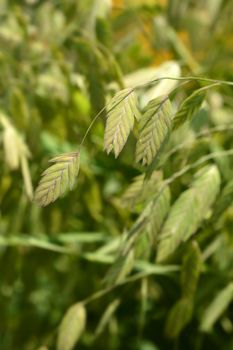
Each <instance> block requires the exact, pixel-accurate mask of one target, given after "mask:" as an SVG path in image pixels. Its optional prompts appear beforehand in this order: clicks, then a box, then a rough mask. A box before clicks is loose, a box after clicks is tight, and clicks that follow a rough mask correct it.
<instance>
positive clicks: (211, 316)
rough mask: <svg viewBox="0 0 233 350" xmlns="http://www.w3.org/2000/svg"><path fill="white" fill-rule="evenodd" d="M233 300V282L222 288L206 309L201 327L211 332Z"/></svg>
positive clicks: (204, 330)
mask: <svg viewBox="0 0 233 350" xmlns="http://www.w3.org/2000/svg"><path fill="white" fill-rule="evenodd" d="M232 300H233V283H232V282H231V283H230V284H228V285H227V286H226V287H225V288H224V289H223V290H221V291H220V292H219V293H218V294H217V296H216V297H215V298H214V300H213V301H212V302H211V304H210V305H209V306H208V308H207V309H206V310H205V312H204V315H203V318H202V322H201V326H200V329H201V330H202V331H203V332H209V331H210V330H211V329H212V327H213V326H214V324H215V322H216V321H217V320H218V319H219V318H220V317H221V316H222V314H223V313H224V311H225V310H226V309H227V307H228V306H229V304H230V303H231V302H232Z"/></svg>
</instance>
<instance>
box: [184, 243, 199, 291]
mask: <svg viewBox="0 0 233 350" xmlns="http://www.w3.org/2000/svg"><path fill="white" fill-rule="evenodd" d="M201 266H202V258H201V251H200V248H199V246H198V243H197V242H195V241H193V242H192V243H191V245H190V246H189V248H188V250H187V252H186V254H185V256H184V259H183V264H182V270H181V285H182V294H183V297H191V298H192V297H193V296H194V294H195V291H196V288H197V283H198V279H199V276H200V272H201Z"/></svg>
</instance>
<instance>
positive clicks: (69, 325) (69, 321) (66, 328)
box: [57, 303, 86, 350]
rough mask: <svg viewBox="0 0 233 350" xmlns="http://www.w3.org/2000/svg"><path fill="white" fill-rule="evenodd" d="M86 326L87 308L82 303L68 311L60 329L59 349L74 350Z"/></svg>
mask: <svg viewBox="0 0 233 350" xmlns="http://www.w3.org/2000/svg"><path fill="white" fill-rule="evenodd" d="M85 326H86V309H85V308H84V306H83V305H82V304H81V303H77V304H74V305H72V306H71V307H70V308H69V309H68V310H67V312H66V314H65V316H64V317H63V319H62V322H61V324H60V327H59V331H58V339H57V350H72V349H73V348H74V346H75V344H76V343H77V341H78V340H79V339H80V337H81V335H82V333H83V331H84V329H85Z"/></svg>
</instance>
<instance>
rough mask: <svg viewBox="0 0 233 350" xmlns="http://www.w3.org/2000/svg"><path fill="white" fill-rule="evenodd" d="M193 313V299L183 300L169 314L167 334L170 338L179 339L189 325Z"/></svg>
mask: <svg viewBox="0 0 233 350" xmlns="http://www.w3.org/2000/svg"><path fill="white" fill-rule="evenodd" d="M192 313H193V301H192V299H191V300H190V299H188V298H182V299H180V300H179V301H178V302H176V303H175V305H174V306H173V307H172V309H171V311H170V312H169V315H168V318H167V322H166V327H165V334H166V336H167V337H168V338H177V337H178V336H179V334H180V332H181V331H182V330H183V329H184V327H185V326H186V325H187V324H188V323H189V321H190V320H191V318H192Z"/></svg>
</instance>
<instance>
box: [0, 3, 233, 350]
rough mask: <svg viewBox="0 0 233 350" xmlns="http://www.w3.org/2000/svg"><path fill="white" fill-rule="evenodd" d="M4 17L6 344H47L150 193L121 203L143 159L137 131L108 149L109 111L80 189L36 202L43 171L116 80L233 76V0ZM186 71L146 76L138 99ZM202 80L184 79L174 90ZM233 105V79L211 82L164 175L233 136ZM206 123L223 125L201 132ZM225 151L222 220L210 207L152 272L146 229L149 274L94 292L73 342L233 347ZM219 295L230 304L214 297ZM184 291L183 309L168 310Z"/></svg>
mask: <svg viewBox="0 0 233 350" xmlns="http://www.w3.org/2000/svg"><path fill="white" fill-rule="evenodd" d="M0 19H1V20H0V145H1V147H0V158H1V167H0V281H1V282H0V309H1V313H0V349H1V350H15V349H19V350H21V349H24V350H32V349H33V350H34V349H38V350H39V349H40V350H48V349H49V350H50V349H55V348H56V345H55V344H56V337H57V328H58V325H59V323H60V321H61V319H62V317H63V315H64V313H65V312H66V310H67V308H68V307H70V305H72V304H73V303H76V302H77V301H79V300H83V299H85V298H87V297H88V296H89V295H91V294H93V293H94V292H96V291H98V290H100V289H101V288H102V287H103V284H102V282H103V277H104V276H105V275H106V272H107V271H108V269H109V265H110V264H111V263H112V262H113V261H114V260H115V257H116V255H117V248H118V246H119V242H120V240H121V237H122V233H124V232H125V230H127V229H128V228H129V227H131V225H132V224H133V222H134V220H135V218H136V217H137V214H138V213H140V212H141V210H142V205H141V204H140V203H139V205H137V206H136V207H134V208H133V207H129V208H125V207H124V205H122V200H121V198H122V194H123V192H124V191H125V189H126V188H127V187H128V185H129V184H130V182H131V181H132V178H133V177H134V176H136V175H139V174H140V173H141V172H142V170H141V169H140V168H139V167H138V166H136V165H135V164H134V162H133V157H132V149H133V147H134V145H135V140H134V139H133V137H132V138H130V140H129V142H128V143H127V147H126V149H125V150H124V151H123V153H122V155H121V156H120V158H119V159H118V160H115V159H114V158H113V157H112V156H109V157H108V156H107V155H105V154H104V153H103V152H102V147H103V133H104V117H102V118H99V119H98V120H97V122H96V123H95V124H94V126H93V128H92V130H91V132H90V134H89V135H88V138H87V139H86V142H85V145H84V148H83V150H82V154H81V165H80V174H79V178H78V185H77V187H76V189H75V190H74V191H73V192H71V193H70V194H69V195H67V196H65V197H64V198H62V199H60V200H59V201H57V202H56V203H55V204H52V205H50V206H49V207H48V208H46V209H41V208H39V207H38V206H37V205H35V204H33V202H32V201H31V200H32V197H33V188H35V186H36V184H37V183H38V179H39V177H40V173H41V170H42V169H45V168H46V167H47V162H48V160H49V159H50V158H51V157H54V156H56V155H58V154H60V153H64V152H71V151H73V150H76V149H77V148H78V144H79V143H80V142H81V140H82V137H83V136H84V134H85V132H86V130H87V128H88V126H89V125H90V123H91V121H92V120H93V118H94V116H95V115H96V114H97V112H98V111H99V110H100V109H101V108H103V107H104V106H105V103H106V101H107V100H108V99H109V97H110V96H112V94H113V93H114V92H115V91H117V90H119V89H122V88H124V87H131V86H134V85H135V84H139V83H141V82H145V81H149V80H152V79H154V78H155V77H162V76H174V77H180V76H185V75H188V76H189V75H198V74H200V75H202V76H206V77H210V78H214V79H221V80H228V81H232V80H233V60H232V57H233V3H232V0H206V1H202V0H195V1H194V0H158V1H156V0H144V1H143V0H112V1H111V0H67V1H66V0H63V1H62V0H50V1H46V0H44V1H42V0H41V1H40V0H24V1H19V0H18V1H17V0H1V1H0ZM176 84H177V83H174V82H171V81H170V82H168V81H163V82H161V83H159V84H157V85H156V86H154V87H149V88H147V89H145V90H144V91H143V93H142V94H140V96H139V98H140V103H141V105H142V106H143V105H145V104H146V103H147V102H148V100H150V99H151V98H152V97H155V96H158V95H160V94H163V93H167V92H169V91H171V89H172V88H174V86H176ZM196 87H198V84H196V85H195V83H193V84H191V85H188V86H187V88H186V89H185V90H183V89H182V90H181V91H180V92H179V93H178V94H177V100H178V101H179V100H182V98H183V97H185V96H187V95H188V94H189V93H190V92H192V91H193V90H194V89H195V88H196ZM232 107H233V92H232V88H231V87H222V88H221V89H218V88H217V89H212V90H211V91H210V92H209V94H208V100H207V101H206V102H205V103H204V105H203V107H202V109H201V110H200V111H199V112H198V116H197V117H196V118H195V120H194V121H193V123H192V128H190V129H187V128H186V129H185V128H184V129H182V130H181V131H179V132H177V133H176V134H174V137H172V139H171V141H170V143H169V145H168V152H169V151H171V150H172V149H173V147H176V146H177V145H179V144H180V143H181V142H186V146H183V147H182V148H180V149H179V147H178V150H177V152H176V153H175V154H173V155H172V157H170V158H169V159H168V160H167V161H166V163H165V165H164V166H162V170H163V173H164V176H165V177H169V176H171V175H172V174H173V173H174V172H175V171H177V170H179V169H180V168H181V167H182V166H184V165H186V164H187V163H190V162H194V161H196V160H197V159H199V158H200V157H201V156H203V155H205V154H208V153H209V152H213V151H221V150H224V149H229V148H231V147H233V142H232V132H231V129H232ZM210 127H220V128H221V127H223V128H225V129H224V132H221V133H216V134H214V135H213V136H211V137H210V136H209V135H208V133H207V135H206V137H199V138H198V137H196V134H195V133H199V132H201V131H202V130H206V129H208V128H210ZM228 129H229V130H228ZM215 163H216V164H217V166H218V169H219V171H220V173H221V181H222V185H221V188H222V189H223V191H225V192H224V193H225V194H227V196H226V195H225V197H224V196H223V199H222V202H221V198H220V199H218V200H217V202H218V203H219V202H220V204H222V206H218V207H216V208H215V209H214V210H215V211H213V213H214V214H213V215H212V217H214V220H213V219H211V217H210V215H209V217H207V219H206V220H205V222H204V224H203V225H202V226H201V228H200V229H199V231H198V235H197V241H198V243H197V242H193V243H192V244H191V246H189V245H186V246H185V247H186V248H187V249H186V248H185V249H183V248H181V250H180V251H179V253H178V254H177V255H176V256H175V257H174V258H173V260H172V262H171V263H172V264H173V265H172V266H173V269H172V268H171V270H169V269H168V271H166V269H163V267H165V268H166V266H162V268H161V270H156V271H157V272H154V270H153V266H154V259H150V258H151V256H153V251H154V249H155V248H154V246H153V245H152V246H148V242H144V241H143V240H141V241H140V242H139V244H138V247H137V250H138V252H137V254H136V255H137V256H136V258H135V257H133V261H131V262H127V264H126V265H127V266H126V270H127V268H128V269H132V268H134V269H135V270H139V271H141V272H142V274H143V273H144V274H145V277H144V278H140V279H138V280H137V281H135V282H132V283H125V284H123V285H122V286H119V287H117V288H113V290H111V291H110V292H109V293H107V294H105V295H104V297H103V298H98V299H96V300H93V301H92V302H91V303H89V304H87V325H86V328H85V331H84V334H83V335H82V337H81V339H80V341H79V343H78V345H77V349H103V348H107V349H109V350H113V349H129V350H130V349H132V350H134V349H138V350H158V349H160V350H166V349H173V348H174V349H195V350H200V349H204V348H208V347H211V348H212V349H213V350H214V349H216V350H217V349H220V348H221V349H224V350H230V349H232V348H233V317H232V312H233V309H232V308H233V305H232V304H230V303H231V301H232V299H233V292H232V284H231V282H232V278H233V271H232V266H233V239H232V232H233V211H232V207H231V206H230V205H231V203H232V200H233V184H232V182H231V180H232V175H233V171H232V159H231V158H225V157H224V158H219V157H218V158H216V160H215ZM191 180H192V172H191V173H187V174H185V175H184V176H183V177H181V178H180V179H178V180H176V181H175V182H174V183H173V184H172V186H171V193H172V202H174V200H175V199H176V198H177V197H178V196H179V194H180V193H181V192H182V191H183V190H184V189H186V188H187V187H188V186H189V184H190V182H191ZM227 186H228V187H227ZM226 197H227V203H226ZM132 209H133V210H132ZM198 246H200V248H198ZM189 249H190V251H191V253H189ZM199 249H201V252H200V251H199ZM184 250H185V253H187V254H191V258H190V259H191V265H192V264H193V262H192V258H193V259H194V265H195V261H196V260H197V259H198V256H199V254H202V260H203V261H204V263H203V264H202V267H201V271H202V275H201V277H200V280H199V284H198V286H197V287H195V286H194V289H196V293H195V298H194V306H191V307H190V305H189V304H188V305H187V300H186V299H184V297H182V298H183V299H182V298H181V295H182V293H183V292H182V283H183V282H181V283H180V272H179V269H180V268H181V270H182V266H183V265H182V257H183V255H184ZM151 252H152V253H151ZM192 254H193V255H192ZM135 259H139V262H138V265H137V264H136V263H135ZM185 259H186V260H185ZM185 259H184V261H187V260H188V259H189V255H188V257H186V258H185ZM195 259H196V260H195ZM137 261H138V260H137ZM149 261H150V262H149ZM188 261H189V260H188ZM135 264H136V265H135ZM183 264H184V265H185V262H183ZM128 265H130V266H128ZM181 265H182V266H181ZM195 266H196V265H195ZM129 267H130V268H129ZM124 268H125V267H124ZM197 271H199V268H197ZM123 272H124V273H123V275H125V274H126V271H123ZM153 273H155V274H156V276H151V277H146V275H147V274H148V275H149V274H153ZM197 274H199V272H198V273H197ZM197 278H198V277H197ZM181 279H182V278H181ZM196 283H197V282H196ZM224 288H225V289H224ZM219 293H220V296H219ZM221 293H223V295H221ZM224 293H225V294H224ZM184 294H185V293H184ZM216 296H217V297H219V301H218V300H217V308H219V309H220V311H219V310H217V311H216V307H214V306H213V305H212V308H213V309H214V310H212V309H211V308H210V309H208V307H209V305H210V303H211V301H213V300H214V298H215V297H216ZM180 298H181V299H180ZM179 300H180V301H179ZM224 300H225V304H224V302H223V301H224ZM222 302H223V305H222V304H221V303H222ZM175 303H179V306H178V309H179V312H178V314H177V311H176V312H174V308H173V313H171V312H170V310H171V308H172V306H173V305H177V304H175ZM215 304H216V302H215ZM109 305H110V307H109V308H108V306H109ZM219 305H220V306H219ZM107 308H108V309H107ZM191 308H193V315H192V319H191V321H190V323H189V324H188V326H187V327H186V328H185V329H184V330H183V331H182V332H181V334H180V331H181V330H182V327H181V329H180V330H179V327H180V321H179V319H181V323H182V319H184V318H187V319H189V318H190V317H189V315H187V309H190V310H191ZM106 309H107V310H108V311H107V316H106V320H105V322H104V321H102V323H99V321H100V319H101V316H102V314H103V312H104V310H106ZM184 309H185V310H186V311H184V312H183V313H182V310H184ZM206 313H207V315H206ZM168 315H169V316H168ZM203 317H204V321H203ZM208 317H209V318H208ZM70 327H71V328H72V325H70ZM176 327H177V328H176ZM171 338H172V340H171ZM64 350H65V348H64Z"/></svg>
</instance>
